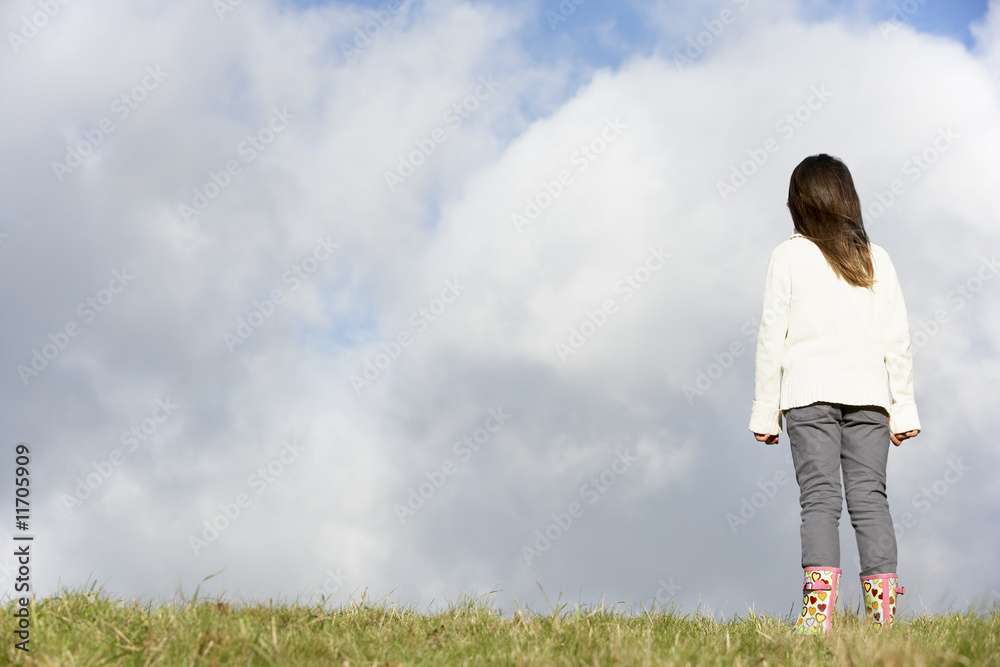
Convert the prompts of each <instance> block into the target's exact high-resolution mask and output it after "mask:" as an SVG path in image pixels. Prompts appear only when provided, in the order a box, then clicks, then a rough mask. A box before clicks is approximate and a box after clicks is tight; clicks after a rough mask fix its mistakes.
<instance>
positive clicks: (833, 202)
mask: <svg viewBox="0 0 1000 667" xmlns="http://www.w3.org/2000/svg"><path fill="white" fill-rule="evenodd" d="M788 208H789V209H790V210H791V214H792V220H793V222H794V223H795V233H794V234H792V236H791V238H790V239H788V240H787V241H785V242H784V243H782V244H781V245H779V246H778V247H777V248H775V249H774V251H773V252H772V253H771V257H770V259H769V261H768V265H767V277H766V280H765V284H764V303H763V308H762V311H761V318H760V328H759V330H758V333H757V357H756V366H755V378H754V402H753V410H752V413H751V416H750V430H751V431H753V433H754V435H755V436H756V438H757V440H759V441H760V442H764V443H767V444H769V445H773V444H776V443H777V442H778V434H779V433H781V425H782V418H784V420H785V422H786V428H787V430H788V438H789V440H790V441H791V450H792V462H793V464H794V466H795V478H796V480H797V481H798V484H799V492H800V495H799V503H800V505H801V507H802V525H801V536H802V567H803V569H804V570H805V583H804V585H803V589H802V592H803V600H802V602H803V606H802V615H801V616H800V617H799V619H798V621H797V622H796V624H795V628H796V631H797V632H802V633H822V632H829V631H830V627H831V622H832V620H833V611H834V607H835V605H836V603H837V592H838V590H839V585H840V574H841V570H840V535H839V531H838V525H839V523H840V512H841V507H842V505H843V497H844V491H846V496H847V510H848V512H849V514H850V516H851V524H852V525H853V526H854V531H855V535H856V537H857V542H858V555H859V556H860V558H861V583H862V589H863V590H864V595H865V609H866V614H867V616H868V618H869V619H870V620H871V621H873V622H875V623H878V624H880V625H882V626H889V625H891V624H892V622H893V617H894V615H895V611H896V608H895V603H896V595H897V594H899V593H903V589H902V588H900V587H898V586H897V584H898V579H897V576H896V535H895V532H894V530H893V525H892V517H891V516H890V515H889V503H888V501H887V500H886V493H885V468H886V459H887V458H888V454H889V442H890V441H891V442H892V443H893V444H895V445H897V446H898V445H899V444H900V443H901V442H902V441H903V440H905V439H907V438H912V437H914V436H916V435H917V433H919V432H920V421H919V420H918V418H917V406H916V403H915V402H914V396H913V361H912V356H911V353H910V334H909V325H908V323H907V319H906V307H905V305H904V303H903V295H902V292H901V291H900V287H899V281H898V279H897V277H896V271H895V269H894V268H893V265H892V262H891V261H890V259H889V255H888V254H887V253H886V251H885V250H883V249H882V248H880V247H879V246H877V245H874V244H872V243H870V242H869V241H868V235H867V233H865V228H864V224H863V223H862V219H861V202H860V201H859V199H858V194H857V192H856V191H855V189H854V181H853V179H852V178H851V173H850V171H848V169H847V166H846V165H844V163H843V162H841V161H840V160H838V159H837V158H834V157H831V156H829V155H826V154H821V155H814V156H811V157H808V158H806V159H805V160H803V161H802V162H801V163H800V164H799V165H798V166H797V167H796V168H795V171H793V172H792V178H791V183H790V184H789V188H788ZM841 475H843V488H844V490H843V491H842V489H841Z"/></svg>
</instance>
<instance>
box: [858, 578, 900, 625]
mask: <svg viewBox="0 0 1000 667" xmlns="http://www.w3.org/2000/svg"><path fill="white" fill-rule="evenodd" d="M898 583H899V576H898V575H897V574H896V573H895V572H893V573H892V574H872V575H869V576H867V577H861V588H862V589H863V590H864V592H865V612H866V615H867V616H868V619H869V620H870V621H871V622H873V623H876V624H878V625H881V626H882V627H883V628H891V627H892V624H893V622H894V621H895V617H896V596H897V595H902V594H903V593H905V592H906V589H905V588H903V587H901V586H898V585H897V584H898Z"/></svg>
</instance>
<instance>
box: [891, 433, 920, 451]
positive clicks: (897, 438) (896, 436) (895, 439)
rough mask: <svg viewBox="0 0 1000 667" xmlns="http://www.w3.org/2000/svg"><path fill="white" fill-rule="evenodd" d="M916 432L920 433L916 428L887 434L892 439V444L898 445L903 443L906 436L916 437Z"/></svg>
mask: <svg viewBox="0 0 1000 667" xmlns="http://www.w3.org/2000/svg"><path fill="white" fill-rule="evenodd" d="M917 433H920V431H919V430H916V431H907V432H906V433H892V434H890V435H889V439H890V440H892V444H894V445H896V446H897V447H899V446H900V445H901V444H903V441H904V440H906V439H908V438H915V437H917Z"/></svg>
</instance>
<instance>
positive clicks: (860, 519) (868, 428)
mask: <svg viewBox="0 0 1000 667" xmlns="http://www.w3.org/2000/svg"><path fill="white" fill-rule="evenodd" d="M843 434H844V435H843V448H842V451H841V463H842V465H843V469H844V487H845V489H846V493H847V511H848V512H849V513H850V515H851V525H853V526H854V534H855V536H856V537H857V540H858V556H859V557H860V558H861V576H862V577H866V576H868V575H872V574H882V573H886V572H893V573H894V572H895V571H896V533H895V531H894V529H893V527H892V517H891V516H890V514H889V501H888V500H887V499H886V495H885V465H886V459H887V458H888V456H889V442H890V441H889V423H888V418H887V415H886V413H885V411H883V410H882V409H881V408H871V407H854V406H844V427H843Z"/></svg>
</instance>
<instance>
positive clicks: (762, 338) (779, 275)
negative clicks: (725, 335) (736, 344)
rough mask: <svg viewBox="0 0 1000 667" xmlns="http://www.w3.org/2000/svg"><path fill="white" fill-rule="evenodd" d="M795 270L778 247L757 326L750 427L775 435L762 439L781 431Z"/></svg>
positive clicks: (767, 277)
mask: <svg viewBox="0 0 1000 667" xmlns="http://www.w3.org/2000/svg"><path fill="white" fill-rule="evenodd" d="M791 293H792V281H791V272H790V271H789V268H788V264H787V262H786V261H785V258H784V257H783V256H782V253H779V252H778V249H777V248H776V249H775V250H774V251H773V252H772V253H771V257H770V258H769V259H768V262H767V274H766V277H765V278H764V301H763V305H762V306H761V313H760V327H759V328H758V329H757V356H756V360H755V362H754V396H753V398H754V401H753V409H752V411H751V414H750V430H751V431H753V432H754V433H755V434H761V435H772V436H775V437H774V439H773V442H771V441H770V440H771V439H770V438H768V439H765V440H761V439H760V438H758V440H761V442H767V443H768V444H774V443H776V442H777V441H778V439H777V435H778V434H779V433H781V410H780V409H779V405H780V396H781V355H782V352H783V351H784V347H785V334H786V333H787V332H788V307H789V303H790V301H791Z"/></svg>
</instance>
